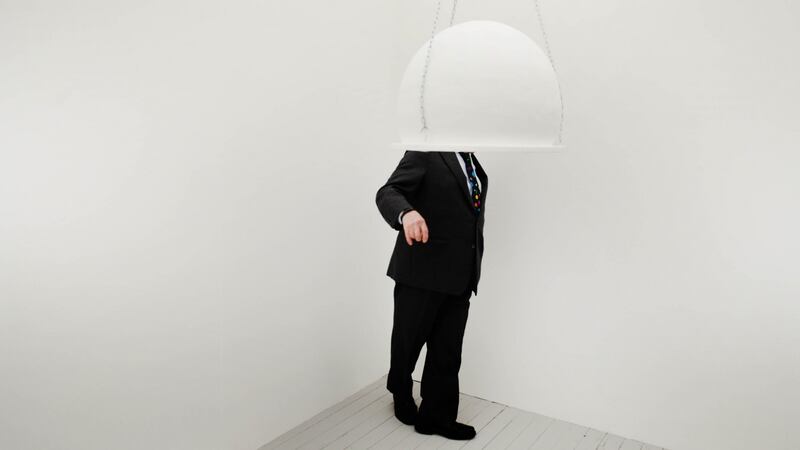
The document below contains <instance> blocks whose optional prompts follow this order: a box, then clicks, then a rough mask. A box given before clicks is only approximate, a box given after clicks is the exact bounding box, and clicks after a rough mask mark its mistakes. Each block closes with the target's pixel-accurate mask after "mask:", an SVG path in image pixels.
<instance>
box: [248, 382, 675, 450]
mask: <svg viewBox="0 0 800 450" xmlns="http://www.w3.org/2000/svg"><path fill="white" fill-rule="evenodd" d="M412 393H413V396H414V400H415V401H416V402H417V405H419V404H420V401H421V398H420V384H419V382H417V381H415V382H414V385H413V391H412ZM458 421H459V422H463V423H467V424H469V425H472V426H473V427H475V430H476V431H477V433H478V434H477V436H475V438H474V439H471V440H468V441H454V440H450V439H446V438H444V437H442V436H438V435H423V434H420V433H417V432H415V431H414V427H413V426H408V425H405V424H403V423H402V422H400V421H399V420H397V418H395V417H394V404H393V401H392V394H391V393H390V392H389V391H388V390H386V376H383V377H381V378H379V379H378V380H376V381H374V382H373V383H370V384H369V385H368V386H366V387H364V388H363V389H361V390H359V391H358V392H356V393H354V394H353V395H350V396H349V397H347V398H346V399H344V400H342V401H340V402H339V403H337V404H335V405H332V406H330V407H329V408H326V409H325V410H323V411H322V412H320V413H318V414H316V415H314V416H313V417H312V418H310V419H308V420H306V421H304V422H303V423H301V424H300V425H297V426H296V427H294V428H292V429H291V430H289V431H287V432H286V433H284V434H282V435H280V436H278V437H277V438H275V439H274V440H273V441H272V442H269V443H268V444H266V445H264V446H262V447H261V448H259V450H278V449H297V450H317V449H328V450H339V449H359V450H366V449H374V450H387V449H400V450H407V449H418V450H433V449H436V450H448V449H465V450H474V449H504V450H506V449H507V450H514V449H530V450H665V449H664V448H663V447H658V446H655V445H651V444H647V443H644V442H641V441H638V440H635V439H627V438H624V437H622V436H617V435H615V434H611V433H606V432H604V431H600V430H595V429H592V428H589V427H585V426H582V425H578V424H574V423H570V422H566V421H563V420H558V419H554V418H552V417H546V416H543V415H541V414H537V413H535V412H531V411H524V410H521V409H518V408H514V407H511V406H507V405H503V404H500V403H497V402H493V401H490V400H486V399H483V398H480V397H475V396H471V395H467V394H463V393H462V394H461V395H460V397H459V405H458Z"/></svg>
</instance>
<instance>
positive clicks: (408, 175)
mask: <svg viewBox="0 0 800 450" xmlns="http://www.w3.org/2000/svg"><path fill="white" fill-rule="evenodd" d="M427 157H428V155H427V153H425V152H418V151H411V150H406V153H405V154H404V155H403V158H402V159H401V160H400V163H398V165H397V168H396V169H395V170H394V172H392V174H391V175H390V176H389V179H388V180H387V181H386V183H385V184H384V185H383V186H381V187H380V188H379V189H378V192H377V193H376V194H375V203H376V204H377V205H378V210H379V211H380V213H381V215H382V216H383V218H384V220H386V222H387V223H388V224H389V226H391V227H392V228H393V229H395V230H398V231H400V230H402V229H403V225H402V224H401V223H400V222H399V221H398V216H399V215H400V213H401V212H403V211H405V210H408V209H414V206H413V205H412V204H411V199H412V198H413V196H414V193H416V192H417V190H418V189H419V187H420V185H421V184H422V179H423V178H424V177H425V171H426V169H427Z"/></svg>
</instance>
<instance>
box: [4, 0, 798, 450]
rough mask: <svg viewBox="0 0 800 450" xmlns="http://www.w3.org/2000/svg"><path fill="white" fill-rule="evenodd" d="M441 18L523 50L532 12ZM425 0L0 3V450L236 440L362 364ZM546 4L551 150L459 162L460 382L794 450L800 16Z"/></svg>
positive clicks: (778, 11)
mask: <svg viewBox="0 0 800 450" xmlns="http://www.w3.org/2000/svg"><path fill="white" fill-rule="evenodd" d="M460 3H461V6H460V10H459V14H458V21H462V20H466V19H468V18H494V19H498V20H502V21H504V22H507V23H509V24H511V25H514V26H517V27H518V28H520V29H522V30H524V31H526V32H529V33H530V34H531V35H532V36H533V37H534V38H535V39H537V40H539V41H540V42H541V37H540V35H539V34H538V27H537V25H536V21H535V16H534V15H533V9H532V7H533V4H532V2H528V1H527V0H526V1H523V0H504V1H503V2H492V3H491V4H490V3H488V2H483V3H478V2H460ZM447 6H448V3H447V2H445V7H447ZM433 7H434V2H433V0H415V1H412V2H408V1H406V2H393V3H386V2H369V1H364V0H361V1H352V2H321V1H315V2H277V1H272V2H235V3H231V2H225V3H224V4H223V2H214V1H210V0H203V1H201V2H195V3H193V4H191V5H189V4H187V3H185V2H172V1H161V2H154V1H147V2H135V3H132V2H112V3H109V2H99V1H92V2H88V1H87V2H81V3H79V4H77V3H76V4H69V5H68V4H64V3H63V2H15V3H13V4H12V3H11V2H4V3H3V4H2V5H0V62H2V70H0V448H14V449H20V450H25V449H37V450H38V449H65V448H70V449H72V448H80V449H108V448H113V449H141V448H148V449H162V448H169V449H193V450H195V449H206V448H207V449H220V448H224V449H252V448H256V447H258V446H259V445H260V444H262V443H264V442H266V441H268V440H270V439H271V438H272V437H274V436H276V435H278V434H280V433H281V432H283V431H285V430H286V429H288V428H290V427H291V426H293V425H295V424H297V423H299V422H300V421H302V420H303V419H304V418H307V417H309V416H310V415H312V414H313V413H315V412H317V411H319V410H320V409H322V408H323V407H325V406H328V405H330V404H332V403H334V402H336V401H338V400H340V399H341V398H344V397H345V396H346V395H348V394H349V393H351V392H353V391H354V390H356V389H358V388H360V387H361V386H363V385H365V384H367V383H368V382H370V381H373V380H374V379H376V378H377V377H378V376H380V375H381V374H383V373H385V370H386V369H387V368H388V344H389V331H390V326H391V311H392V309H391V286H392V283H391V281H390V280H389V279H388V278H386V277H385V275H384V273H385V268H386V264H387V263H388V258H389V255H390V253H391V245H392V242H393V237H394V233H393V232H392V231H391V230H390V229H389V228H388V226H387V225H386V224H385V223H384V222H383V220H382V219H381V218H380V216H379V214H378V212H377V210H376V209H375V206H374V193H375V190H376V189H377V187H378V186H379V185H380V184H381V183H383V182H384V181H385V179H386V177H387V176H388V175H389V172H390V171H391V170H392V169H393V167H394V165H395V164H396V162H397V160H398V159H399V156H400V154H399V153H392V152H391V151H386V152H384V150H386V149H387V144H388V143H389V142H391V141H392V140H393V139H394V138H395V130H394V124H393V115H394V93H395V89H396V87H397V84H398V83H399V79H400V76H401V75H402V69H403V67H404V65H405V62H406V61H407V59H408V58H409V57H410V56H411V54H412V53H413V51H414V50H416V48H417V47H418V46H419V45H421V44H422V43H423V42H424V41H425V39H427V36H428V34H429V32H430V23H431V18H432V12H433ZM542 9H543V11H544V13H545V20H546V24H547V25H548V31H549V35H550V38H551V45H552V48H553V52H554V56H555V58H556V62H557V64H558V68H559V71H560V73H561V80H562V83H563V87H564V94H565V99H566V102H567V122H566V126H565V139H566V143H567V144H568V145H569V150H568V151H566V152H564V153H561V154H551V155H534V154H514V155H511V154H505V155H489V154H484V155H479V156H480V157H481V158H482V159H481V160H482V162H483V163H484V165H485V167H486V168H487V171H488V172H489V175H490V177H491V178H492V180H493V186H494V187H493V189H492V193H491V199H489V203H488V205H489V209H488V210H487V222H486V242H487V247H486V254H485V260H484V266H483V267H484V269H483V270H484V272H483V278H482V281H481V292H480V294H479V295H478V296H477V297H473V306H472V308H471V314H470V321H469V323H468V325H467V327H468V328H467V334H466V338H465V349H464V362H463V368H462V377H461V380H462V389H463V390H464V391H466V392H469V393H473V394H477V395H481V396H482V397H486V398H491V399H493V400H497V401H501V402H505V403H509V404H512V405H515V406H519V407H523V408H527V409H531V410H535V411H538V412H541V413H545V414H550V415H553V416H555V417H559V418H562V419H566V420H570V421H574V422H578V423H582V424H586V425H591V426H593V427H596V428H599V429H604V430H610V431H612V432H616V433H619V434H624V435H627V436H632V437H635V438H639V439H643V440H647V441H650V442H655V443H658V444H660V445H665V446H668V447H670V448H673V449H675V450H680V449H687V450H691V449H702V450H708V449H724V450H736V449H755V448H758V449H770V450H772V449H776V450H783V449H795V448H797V447H798V446H799V445H800V442H798V438H797V437H796V435H795V434H794V433H793V431H794V428H793V427H794V425H795V423H796V421H797V418H798V417H800V410H798V408H799V407H798V405H800V393H799V392H798V387H797V385H796V380H797V379H798V376H800V357H799V356H798V351H797V348H798V344H800V331H797V329H796V324H797V323H798V319H800V317H799V316H800V307H799V306H798V305H797V299H798V294H799V293H800V277H798V264H797V263H798V261H797V259H798V258H797V257H796V255H797V254H798V251H799V250H800V239H798V237H797V233H796V231H795V230H796V229H798V228H800V227H799V226H798V225H800V213H798V209H797V206H796V205H797V199H798V194H799V193H800V192H798V191H800V186H799V185H798V181H797V177H796V172H797V167H798V162H800V157H799V156H798V154H797V153H796V151H795V148H796V141H797V138H798V136H800V128H799V126H798V123H800V121H798V112H797V109H796V107H795V105H796V104H798V100H800V87H798V85H797V83H796V82H795V80H796V79H797V78H798V75H800V74H799V73H798V72H800V67H798V65H797V62H796V58H793V55H794V52H793V49H794V47H796V43H797V42H798V33H799V32H800V31H798V29H797V27H796V25H795V22H796V20H794V18H796V17H797V14H798V12H800V11H798V7H797V6H794V5H793V4H790V3H788V2H783V1H780V2H779V1H767V2H761V3H759V4H755V3H752V4H749V3H748V4H732V3H730V2H722V1H718V0H703V1H699V2H698V1H694V2H690V1H688V0H680V1H678V2H635V1H633V0H627V1H622V0H619V1H603V2H598V1H588V0H570V1H563V2H555V1H550V0H542ZM446 14H447V12H446V11H443V17H446ZM444 21H446V19H444ZM422 358H424V355H423V357H421V359H420V361H422ZM420 366H421V364H420ZM418 375H419V374H418Z"/></svg>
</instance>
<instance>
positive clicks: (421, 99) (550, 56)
mask: <svg viewBox="0 0 800 450" xmlns="http://www.w3.org/2000/svg"><path fill="white" fill-rule="evenodd" d="M533 4H534V7H535V8H536V16H537V18H538V20H539V28H541V30H542V37H543V38H544V48H545V51H546V53H547V59H549V60H550V65H551V66H552V67H553V73H554V74H555V75H556V85H557V86H558V99H559V102H560V103H561V118H560V123H559V125H558V142H557V144H558V145H561V142H562V135H563V131H564V110H565V107H564V96H563V94H562V92H561V82H560V81H559V76H558V72H557V71H556V63H555V61H554V60H553V54H552V52H551V51H550V40H549V39H548V37H547V31H546V30H545V28H544V21H543V20H542V11H541V8H540V7H539V0H533ZM457 7H458V0H453V10H452V11H451V12H450V26H452V25H453V21H454V20H455V17H456V8H457ZM441 9H442V0H437V2H436V15H435V16H434V19H433V29H432V30H431V39H430V41H428V49H427V51H426V53H425V67H424V69H423V72H422V82H421V83H420V89H419V112H420V116H421V119H422V130H421V131H422V132H425V131H427V130H428V120H427V117H426V115H425V82H426V81H427V79H428V69H429V68H430V64H431V49H432V48H433V40H434V38H435V37H436V29H437V28H438V27H439V13H440V11H441Z"/></svg>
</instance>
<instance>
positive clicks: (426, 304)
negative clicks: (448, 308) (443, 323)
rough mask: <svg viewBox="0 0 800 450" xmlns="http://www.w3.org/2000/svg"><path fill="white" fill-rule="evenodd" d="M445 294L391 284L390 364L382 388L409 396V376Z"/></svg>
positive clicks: (410, 384)
mask: <svg viewBox="0 0 800 450" xmlns="http://www.w3.org/2000/svg"><path fill="white" fill-rule="evenodd" d="M446 298H447V294H443V293H438V292H433V291H429V290H427V289H422V288H418V287H414V286H409V285H407V284H402V283H395V286H394V320H393V325H392V342H391V362H390V368H389V375H388V377H387V380H386V388H387V389H388V390H389V391H390V392H392V393H393V394H397V395H400V396H404V397H405V396H407V397H411V393H412V391H411V387H412V383H413V381H412V380H411V373H412V372H414V367H415V366H416V365H417V359H418V358H419V353H420V351H421V350H422V346H423V345H424V344H425V341H426V340H427V338H428V335H429V334H430V332H431V328H432V327H433V324H434V321H435V319H436V315H437V311H438V310H439V307H440V305H441V304H442V303H443V302H444V301H445V300H446Z"/></svg>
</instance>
